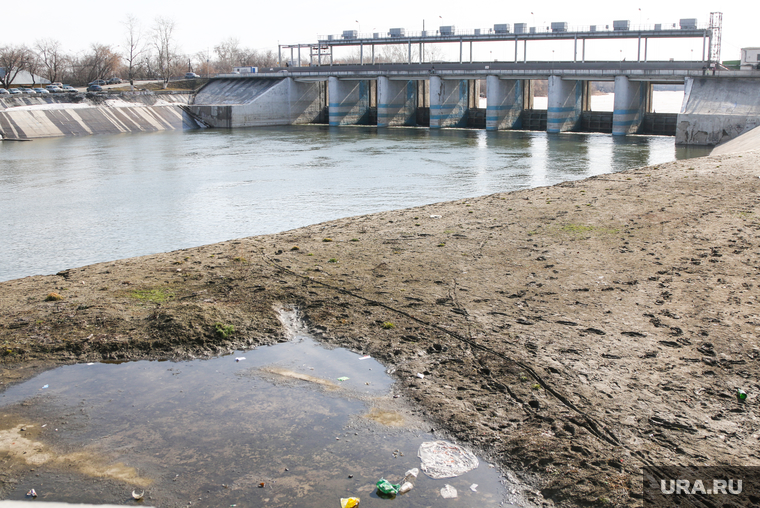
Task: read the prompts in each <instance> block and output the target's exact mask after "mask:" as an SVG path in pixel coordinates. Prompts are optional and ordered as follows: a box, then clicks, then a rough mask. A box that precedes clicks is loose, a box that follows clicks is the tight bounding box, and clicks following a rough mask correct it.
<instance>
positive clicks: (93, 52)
mask: <svg viewBox="0 0 760 508" xmlns="http://www.w3.org/2000/svg"><path fill="white" fill-rule="evenodd" d="M79 63H80V69H81V76H80V80H81V79H84V80H85V81H86V82H88V83H89V82H90V81H93V80H96V79H105V78H107V77H108V76H111V75H113V74H114V72H116V69H118V68H119V64H120V63H121V57H120V56H119V55H118V54H117V53H115V52H114V51H113V50H112V49H111V46H106V45H104V44H92V45H91V46H90V52H89V53H86V54H85V55H84V56H83V57H82V58H81V59H80V62H79Z"/></svg>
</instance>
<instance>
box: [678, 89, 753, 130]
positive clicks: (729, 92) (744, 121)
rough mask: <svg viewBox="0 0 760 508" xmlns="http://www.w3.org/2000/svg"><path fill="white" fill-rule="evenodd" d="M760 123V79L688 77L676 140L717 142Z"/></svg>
mask: <svg viewBox="0 0 760 508" xmlns="http://www.w3.org/2000/svg"><path fill="white" fill-rule="evenodd" d="M758 125H760V80H759V79H753V78H721V79H715V78H711V77H704V78H687V79H686V85H685V87H684V102H683V106H681V112H680V113H679V114H678V125H677V126H676V143H677V144H685V145H717V144H718V143H722V142H725V141H728V140H729V139H733V138H735V137H737V136H739V135H740V134H742V133H744V132H747V131H749V130H751V129H754V128H755V127H757V126H758Z"/></svg>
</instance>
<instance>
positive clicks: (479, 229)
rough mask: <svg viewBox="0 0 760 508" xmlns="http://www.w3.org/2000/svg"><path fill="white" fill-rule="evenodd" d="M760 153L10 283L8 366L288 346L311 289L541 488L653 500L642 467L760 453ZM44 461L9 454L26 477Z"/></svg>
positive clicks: (337, 333)
mask: <svg viewBox="0 0 760 508" xmlns="http://www.w3.org/2000/svg"><path fill="white" fill-rule="evenodd" d="M758 163H760V156H758V155H757V154H755V153H753V152H747V153H743V154H734V155H723V156H719V157H705V158H701V159H692V160H686V161H683V162H673V163H667V164H661V165H658V166H654V167H646V168H640V169H636V170H633V171H628V172H623V173H616V174H608V175H601V176H597V177H593V178H589V179H587V180H582V181H576V182H568V183H564V184H560V185H557V186H554V187H545V188H537V189H531V190H525V191H518V192H512V193H505V194H495V195H490V196H482V197H475V198H471V199H466V200H458V201H455V202H448V203H438V204H432V205H427V206H422V207H417V208H412V209H405V210H398V211H392V212H383V213H378V214H373V215H367V216H359V217H352V218H348V219H342V220H337V221H332V222H329V223H323V224H316V225H313V226H310V227H306V228H301V229H297V230H293V231H288V232H284V233H280V234H275V235H266V236H259V237H252V238H245V239H240V240H235V241H229V242H223V243H220V244H215V245H208V246H204V247H198V248H194V249H186V250H181V251H175V252H170V253H165V254H157V255H152V256H145V257H140V258H132V259H126V260H121V261H116V262H109V263H101V264H97V265H91V266H87V267H82V268H72V269H70V270H65V271H63V272H60V273H59V274H57V275H51V276H36V277H28V278H24V279H19V280H13V281H8V282H3V283H0V345H2V364H0V382H2V383H3V386H7V385H9V384H13V383H15V382H17V381H19V380H22V379H27V378H28V377H29V376H30V375H32V374H33V373H35V372H38V371H39V370H41V369H46V368H49V367H52V366H55V365H59V364H61V363H72V362H81V361H85V360H86V361H97V360H103V359H111V360H126V359H142V358H166V357H168V358H176V359H182V358H196V357H204V356H209V357H210V356H214V355H218V354H220V353H223V352H229V351H233V350H235V349H236V348H240V347H252V346H255V345H259V344H270V343H273V342H276V341H278V340H282V339H283V338H284V334H283V331H282V329H281V326H280V323H279V321H278V318H277V314H276V312H275V307H276V306H277V305H280V304H288V305H294V306H296V307H298V308H299V309H300V310H301V311H302V313H303V315H304V316H305V317H306V319H307V320H308V322H309V324H310V326H311V330H312V332H314V333H316V334H317V335H318V336H319V337H320V338H321V340H323V341H326V342H329V343H332V344H336V345H341V346H345V347H348V348H350V349H353V350H355V351H358V352H361V353H364V354H368V355H371V356H373V357H375V358H378V359H379V360H380V361H382V362H383V363H384V364H385V365H386V366H387V367H392V368H393V369H395V374H394V375H395V377H396V379H397V381H398V389H400V390H402V391H403V392H405V393H406V394H407V395H409V397H410V398H411V399H412V400H414V401H416V403H417V404H418V405H419V407H420V408H422V409H423V412H424V413H425V414H426V416H427V417H429V418H431V419H432V420H433V421H435V422H436V424H437V425H439V426H440V427H441V429H443V430H445V431H446V432H448V433H450V434H451V435H453V436H455V437H456V438H457V439H459V440H461V441H463V442H466V443H470V444H471V445H472V446H474V447H476V448H477V449H479V450H482V451H483V452H484V453H485V454H486V455H487V456H489V457H492V458H493V459H494V460H496V461H498V462H499V463H500V464H501V465H503V466H504V467H506V468H510V469H513V470H515V471H516V472H517V473H518V474H520V475H521V477H522V479H523V480H525V481H526V482H527V483H528V484H529V485H532V486H533V487H532V488H531V489H529V490H528V491H526V492H525V493H524V496H525V497H526V498H527V499H529V500H531V501H533V502H534V503H536V504H542V503H549V504H554V505H558V506H575V505H598V506H614V505H620V506H635V505H640V504H641V492H642V486H641V474H640V468H641V467H642V466H644V465H652V464H692V465H698V464H706V465H709V464H725V463H730V464H735V465H760V455H758V452H757V450H758V446H757V445H758V437H759V436H760V434H759V432H760V420H758V406H757V401H758V398H757V394H758V393H760V384H758V381H757V379H758V370H759V369H758V365H759V364H760V349H759V348H758V343H757V332H758V330H760V306H759V303H760V302H758V297H760V288H759V287H758V281H757V279H758V243H759V240H758V230H759V229H760V218H758V213H760V209H758V201H759V200H760V198H759V197H758V190H760V189H759V187H760V178H758V177H759V176H760V169H758V167H759V166H758ZM50 248H51V249H54V248H55V246H50ZM418 374H421V376H419V375H418ZM738 388H741V389H743V390H745V391H746V393H747V394H748V398H747V400H746V401H745V402H743V403H741V402H738V401H737V398H736V396H735V393H736V390H737V389H738ZM0 389H2V388H0ZM11 423H13V425H14V428H15V425H17V423H18V422H10V423H9V425H10V424H11ZM3 430H6V429H3ZM28 469H29V467H28V465H24V464H23V462H22V460H21V459H19V458H18V457H16V456H12V455H10V454H0V470H3V471H9V472H11V474H12V475H15V476H14V478H17V477H18V476H19V475H24V474H33V473H28V472H27V471H28ZM9 478H10V476H9V475H8V474H6V475H5V476H3V475H0V488H2V485H4V484H3V483H2V482H7V481H8V480H9Z"/></svg>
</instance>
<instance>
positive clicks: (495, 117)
mask: <svg viewBox="0 0 760 508" xmlns="http://www.w3.org/2000/svg"><path fill="white" fill-rule="evenodd" d="M486 89H487V90H488V103H487V106H486V130H489V131H495V130H502V129H520V128H521V127H522V122H521V120H520V114H521V113H522V110H523V108H524V105H525V93H524V90H525V87H524V82H523V80H519V79H499V77H498V76H488V77H487V78H486Z"/></svg>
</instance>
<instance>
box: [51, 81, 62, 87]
mask: <svg viewBox="0 0 760 508" xmlns="http://www.w3.org/2000/svg"><path fill="white" fill-rule="evenodd" d="M50 84H51V85H53V86H57V87H58V88H63V83H61V82H60V81H56V82H55V83H50Z"/></svg>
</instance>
